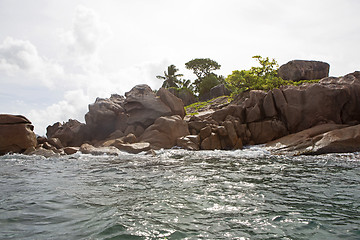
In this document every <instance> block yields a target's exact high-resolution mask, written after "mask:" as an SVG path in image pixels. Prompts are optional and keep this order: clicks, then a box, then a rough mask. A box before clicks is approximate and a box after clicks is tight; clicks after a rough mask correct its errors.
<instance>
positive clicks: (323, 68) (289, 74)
mask: <svg viewBox="0 0 360 240" xmlns="http://www.w3.org/2000/svg"><path fill="white" fill-rule="evenodd" d="M329 69H330V65H329V64H328V63H325V62H319V61H306V60H292V61H290V62H288V63H286V64H284V65H282V66H280V68H279V70H278V74H279V77H281V78H282V79H285V80H293V81H300V80H314V79H322V78H325V77H328V76H329Z"/></svg>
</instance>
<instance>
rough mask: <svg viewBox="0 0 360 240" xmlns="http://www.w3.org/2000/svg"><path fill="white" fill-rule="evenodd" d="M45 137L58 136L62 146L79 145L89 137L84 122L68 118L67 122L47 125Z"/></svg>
mask: <svg viewBox="0 0 360 240" xmlns="http://www.w3.org/2000/svg"><path fill="white" fill-rule="evenodd" d="M46 130H47V133H46V135H47V137H48V138H49V139H50V138H58V139H60V142H61V143H62V145H63V146H64V147H79V146H80V145H81V144H83V143H84V142H85V141H87V140H88V139H89V133H88V130H87V127H86V125H85V124H83V123H80V122H79V121H77V120H73V119H69V121H68V122H66V123H64V124H61V123H59V122H57V123H55V124H53V125H52V126H48V127H47V128H46Z"/></svg>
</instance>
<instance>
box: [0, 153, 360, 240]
mask: <svg viewBox="0 0 360 240" xmlns="http://www.w3.org/2000/svg"><path fill="white" fill-rule="evenodd" d="M359 156H360V154H359V153H354V154H329V155H323V156H316V157H312V156H304V157H300V156H299V157H284V156H271V155H270V154H269V153H267V152H266V151H263V150H262V148H261V147H256V148H250V149H245V150H243V151H203V152H189V151H183V150H167V151H163V150H162V151H158V152H157V156H156V157H152V156H147V155H142V154H140V155H131V154H124V155H121V156H118V157H116V156H90V155H82V154H77V155H75V156H71V157H61V158H50V159H45V158H42V157H34V156H33V157H29V156H22V155H5V156H3V157H1V158H0V164H1V168H0V192H1V197H0V239H360V228H359V226H360V217H359V216H360V171H359V170H360V161H359Z"/></svg>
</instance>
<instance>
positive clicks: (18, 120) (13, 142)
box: [0, 114, 37, 155]
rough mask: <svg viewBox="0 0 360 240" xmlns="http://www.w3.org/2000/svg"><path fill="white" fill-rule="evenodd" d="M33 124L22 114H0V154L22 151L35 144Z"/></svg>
mask: <svg viewBox="0 0 360 240" xmlns="http://www.w3.org/2000/svg"><path fill="white" fill-rule="evenodd" d="M33 130H34V126H33V125H31V122H30V121H29V120H28V119H27V118H26V117H24V116H20V115H9V114H0V155H3V154H6V153H9V152H13V153H22V152H24V151H25V150H27V149H30V148H35V147H36V144H37V140H36V135H35V133H34V132H33Z"/></svg>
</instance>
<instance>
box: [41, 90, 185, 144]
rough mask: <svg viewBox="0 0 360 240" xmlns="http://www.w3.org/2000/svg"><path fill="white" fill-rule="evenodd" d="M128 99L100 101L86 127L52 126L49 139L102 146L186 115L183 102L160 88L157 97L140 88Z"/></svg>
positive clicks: (72, 124)
mask: <svg viewBox="0 0 360 240" xmlns="http://www.w3.org/2000/svg"><path fill="white" fill-rule="evenodd" d="M125 96H126V98H125V97H123V96H120V95H117V94H113V95H111V97H110V98H105V99H104V98H97V99H96V101H95V103H93V104H90V105H89V112H88V113H87V114H86V115H85V121H86V124H83V123H80V122H78V121H76V120H69V121H68V122H67V123H64V124H61V123H55V124H54V125H52V126H48V128H47V137H48V138H58V139H60V141H61V142H62V144H63V145H64V146H80V145H82V144H83V143H85V142H91V143H92V144H93V145H98V143H99V142H101V141H103V140H105V139H117V138H121V137H123V136H127V135H128V134H134V135H135V136H136V137H140V136H141V135H142V134H143V133H144V131H145V129H146V128H148V127H149V126H151V125H152V124H153V123H154V122H155V120H156V119H157V118H159V117H161V116H171V115H179V116H180V117H181V118H183V117H184V116H185V110H184V104H183V103H182V101H181V100H180V99H179V98H177V97H175V96H174V95H173V94H171V93H170V92H169V91H168V90H166V89H160V90H159V91H158V96H157V95H156V94H155V93H154V92H153V91H152V90H151V88H150V87H149V86H147V85H137V86H135V87H134V88H132V89H131V90H130V91H129V92H127V93H126V94H125Z"/></svg>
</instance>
